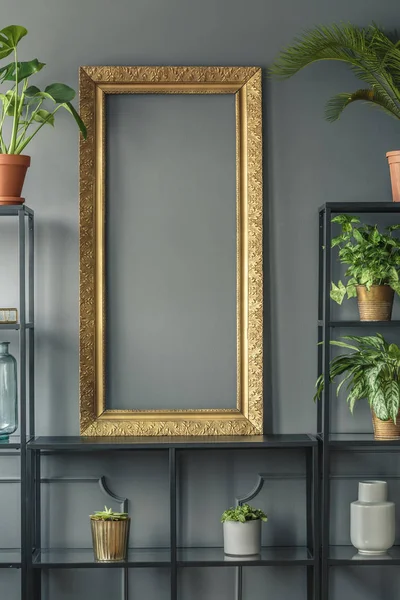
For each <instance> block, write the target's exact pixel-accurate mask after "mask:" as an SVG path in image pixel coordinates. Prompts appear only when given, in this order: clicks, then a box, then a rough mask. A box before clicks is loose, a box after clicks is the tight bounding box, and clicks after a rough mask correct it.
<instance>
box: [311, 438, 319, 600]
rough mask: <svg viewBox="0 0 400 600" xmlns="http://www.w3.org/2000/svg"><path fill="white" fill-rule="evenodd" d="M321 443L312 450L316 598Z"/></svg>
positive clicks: (316, 594)
mask: <svg viewBox="0 0 400 600" xmlns="http://www.w3.org/2000/svg"><path fill="white" fill-rule="evenodd" d="M319 448H320V445H318V446H314V447H313V448H312V450H311V452H312V479H313V551H314V554H313V556H314V573H313V575H314V599H315V600H318V598H319V597H320V593H321V589H320V587H321V583H320V563H321V560H320V559H321V540H320V527H321V503H320V497H321V496H320V489H319V488H320V480H321V470H320V467H321V464H320V452H319Z"/></svg>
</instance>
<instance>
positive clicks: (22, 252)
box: [18, 210, 28, 600]
mask: <svg viewBox="0 0 400 600" xmlns="http://www.w3.org/2000/svg"><path fill="white" fill-rule="evenodd" d="M18 259H19V286H18V287H19V319H20V328H19V382H18V383H19V386H18V387H19V397H20V417H19V431H20V436H21V450H20V461H21V462H20V465H21V466H20V468H21V599H22V600H28V580H27V544H26V540H27V500H28V498H27V493H28V490H27V462H26V438H27V427H26V416H27V411H26V327H25V324H26V244H25V212H24V211H22V210H20V211H18Z"/></svg>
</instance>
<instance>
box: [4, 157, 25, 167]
mask: <svg viewBox="0 0 400 600" xmlns="http://www.w3.org/2000/svg"><path fill="white" fill-rule="evenodd" d="M0 164H1V165H18V166H21V165H23V166H25V167H29V166H30V164H31V157H30V156H28V155H27V154H0Z"/></svg>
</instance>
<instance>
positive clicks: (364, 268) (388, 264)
mask: <svg viewBox="0 0 400 600" xmlns="http://www.w3.org/2000/svg"><path fill="white" fill-rule="evenodd" d="M332 222H333V223H339V224H340V226H341V233H340V235H339V236H337V237H334V238H333V239H332V243H331V246H332V248H335V247H338V248H339V261H340V262H341V263H342V264H344V265H348V268H347V271H346V273H345V276H346V277H348V280H347V283H346V284H343V283H342V281H339V282H338V283H337V284H335V283H333V282H332V289H331V293H330V295H331V298H332V300H334V301H335V302H337V303H338V304H342V302H343V299H344V297H345V296H346V295H347V298H353V297H355V296H357V300H358V309H359V312H360V320H361V321H390V320H391V318H392V308H393V299H394V293H395V292H396V293H397V294H400V282H399V271H400V239H399V238H398V237H396V235H395V234H396V232H397V231H399V230H400V225H391V226H390V227H386V229H385V230H384V231H383V232H380V231H379V229H378V226H377V225H361V226H359V227H358V224H359V223H360V219H359V218H358V217H354V216H351V215H338V216H337V217H334V218H333V219H332Z"/></svg>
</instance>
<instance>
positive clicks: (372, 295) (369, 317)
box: [356, 285, 394, 321]
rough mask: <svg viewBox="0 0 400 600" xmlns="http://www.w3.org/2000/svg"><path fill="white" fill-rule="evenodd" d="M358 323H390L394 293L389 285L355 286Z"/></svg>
mask: <svg viewBox="0 0 400 600" xmlns="http://www.w3.org/2000/svg"><path fill="white" fill-rule="evenodd" d="M356 289H357V300H358V310H359V313H360V321H391V319H392V308H393V299H394V291H393V290H392V288H391V287H390V286H389V285H372V286H371V288H370V290H369V291H368V290H367V288H366V287H365V285H357V287H356Z"/></svg>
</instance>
